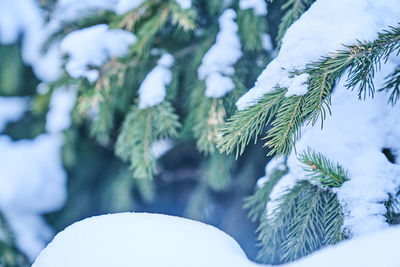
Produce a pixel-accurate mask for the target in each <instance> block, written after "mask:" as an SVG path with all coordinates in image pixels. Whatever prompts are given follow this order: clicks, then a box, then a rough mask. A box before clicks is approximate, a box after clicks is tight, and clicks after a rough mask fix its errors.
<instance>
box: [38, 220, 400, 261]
mask: <svg viewBox="0 0 400 267" xmlns="http://www.w3.org/2000/svg"><path fill="white" fill-rule="evenodd" d="M399 239H400V228H399V227H393V228H392V229H387V230H385V231H382V232H379V233H374V234H372V235H371V234H370V235H368V236H365V237H362V238H357V239H353V240H347V241H343V242H341V243H340V244H338V245H336V246H330V247H327V248H325V249H322V250H321V251H317V252H315V253H313V254H311V255H309V256H307V257H304V258H302V259H300V260H299V261H296V262H291V263H288V264H283V265H282V266H283V267H320V266H324V267H338V266H343V267H345V266H352V267H354V266H362V267H377V266H385V267H397V266H398V263H399V261H400V254H399V253H398V246H396V244H397V243H398V240H399ZM210 244H211V245H210ZM377 244H379V245H377ZM49 266H57V267H87V266H96V267H103V266H104V267H109V266H114V267H125V266H140V267H160V266H162V267H188V266H190V267H204V266H207V267H221V266H230V267H257V266H258V267H262V266H264V267H267V266H270V265H262V264H256V263H253V262H251V261H250V260H248V259H247V257H246V255H245V254H244V252H243V250H242V249H241V248H240V246H239V245H238V244H237V243H236V241H235V240H234V239H233V238H232V237H230V236H229V235H227V234H225V233H224V232H222V231H220V230H218V229H217V228H215V227H213V226H210V225H207V224H204V223H201V222H196V221H192V220H188V219H184V218H179V217H173V216H168V215H161V214H149V213H118V214H108V215H101V216H96V217H91V218H88V219H85V220H83V221H80V222H77V223H74V224H72V225H71V226H69V227H67V228H66V229H65V230H64V231H62V232H60V233H59V234H57V235H56V237H55V238H54V239H53V241H52V242H51V243H50V244H49V245H48V246H47V247H46V248H45V249H44V250H43V251H42V252H41V253H40V255H39V256H38V257H37V259H36V261H35V263H34V264H33V265H32V267H49Z"/></svg>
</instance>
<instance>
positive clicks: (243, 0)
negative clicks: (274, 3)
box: [239, 0, 268, 16]
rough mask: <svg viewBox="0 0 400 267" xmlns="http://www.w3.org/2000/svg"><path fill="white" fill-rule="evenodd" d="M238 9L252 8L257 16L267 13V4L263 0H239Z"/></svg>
mask: <svg viewBox="0 0 400 267" xmlns="http://www.w3.org/2000/svg"><path fill="white" fill-rule="evenodd" d="M239 7H240V9H243V10H245V9H253V10H254V14H256V15H257V16H265V15H267V13H268V9H267V4H266V3H265V1H264V0H240V1H239Z"/></svg>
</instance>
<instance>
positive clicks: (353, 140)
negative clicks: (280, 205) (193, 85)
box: [237, 0, 400, 236]
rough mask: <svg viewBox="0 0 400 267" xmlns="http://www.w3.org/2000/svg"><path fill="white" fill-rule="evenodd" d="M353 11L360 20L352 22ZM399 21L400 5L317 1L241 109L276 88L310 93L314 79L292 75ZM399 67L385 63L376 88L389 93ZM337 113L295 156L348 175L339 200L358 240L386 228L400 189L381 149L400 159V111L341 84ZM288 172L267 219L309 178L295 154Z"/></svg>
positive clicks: (307, 134) (306, 133)
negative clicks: (318, 156) (313, 155)
mask: <svg viewBox="0 0 400 267" xmlns="http://www.w3.org/2000/svg"><path fill="white" fill-rule="evenodd" d="M349 4H350V5H351V7H352V8H349V7H348V5H349ZM356 7H357V8H356ZM354 10H356V11H355V12H356V13H357V14H356V15H353V16H346V14H347V12H351V13H352V12H353V11H354ZM358 13H360V14H358ZM329 14H331V15H329ZM332 14H336V15H335V16H336V17H334V16H333V15H332ZM337 14H340V15H341V16H337ZM381 14H385V16H382V15H381ZM342 16H343V17H342ZM399 16H400V6H399V5H398V3H397V1H390V0H385V1H379V2H374V1H369V0H363V1H361V0H357V1H352V2H351V3H349V2H346V4H344V3H342V1H340V0H339V1H336V0H335V1H331V0H325V1H317V2H316V3H315V4H314V5H313V6H312V7H311V8H310V9H309V10H308V11H307V12H306V13H305V14H303V16H302V17H301V18H300V19H299V20H298V21H297V22H296V23H295V24H294V25H293V26H292V27H290V29H289V30H288V32H287V34H286V36H285V37H284V39H283V44H282V49H281V51H280V53H279V55H278V57H277V58H276V59H275V60H274V61H272V62H271V63H270V65H269V66H268V67H267V68H266V70H265V71H264V72H263V74H262V75H261V76H260V77H259V79H258V81H257V83H256V86H255V87H254V88H253V89H251V90H250V91H249V92H248V93H247V94H246V95H245V96H244V97H242V98H241V99H240V100H239V101H238V103H237V105H238V107H239V108H246V107H247V106H248V105H249V104H251V103H254V102H255V101H256V100H257V98H258V97H260V96H261V95H262V94H263V93H265V92H267V91H271V90H273V86H275V85H276V84H279V85H280V86H284V87H287V88H288V93H287V94H286V96H291V95H301V94H304V93H306V92H307V85H306V82H307V79H308V76H307V75H306V74H302V75H299V76H295V77H293V78H289V74H288V73H289V72H288V71H290V70H295V69H302V68H304V67H305V64H307V63H308V62H311V61H313V60H316V59H318V57H319V56H323V55H327V53H328V51H334V50H335V49H337V48H339V47H340V46H341V44H340V43H352V41H355V38H357V37H358V38H359V39H361V40H364V39H365V40H373V39H374V38H376V36H377V32H378V31H379V30H382V29H384V28H385V27H387V26H388V25H396V23H397V22H396V21H397V19H398V17H399ZM346 19H347V21H346ZM317 21H318V23H317ZM344 21H346V22H344ZM316 25H318V26H316ZM333 27H336V28H337V29H346V30H343V31H339V30H335V31H334V32H335V34H332V31H329V29H333ZM306 28H308V30H307V31H306V30H305V29H306ZM327 29H328V30H327ZM319 32H321V34H319ZM397 62H398V58H397V57H392V58H390V59H389V61H388V62H387V63H386V64H383V63H382V70H381V71H380V72H378V73H377V75H376V77H375V80H374V83H375V86H376V88H381V87H382V86H383V83H384V78H385V77H386V76H387V75H388V74H389V73H390V72H391V71H392V70H393V68H394V67H395V66H396V64H397ZM345 76H346V74H345ZM331 110H332V116H328V117H327V119H326V120H325V122H324V127H323V129H322V130H321V129H320V127H319V125H318V123H317V125H315V126H311V125H307V126H304V127H302V129H301V132H302V137H301V138H300V140H298V142H297V143H296V151H297V152H302V151H304V150H306V149H307V148H312V149H313V150H315V151H316V152H321V153H322V154H323V155H325V156H326V157H327V158H328V159H330V160H333V161H338V163H339V164H341V165H342V166H343V167H344V168H345V169H346V170H348V172H349V176H350V178H351V179H350V181H348V182H346V183H344V184H343V185H342V187H340V188H338V189H337V190H336V192H337V194H338V197H339V201H340V203H341V205H342V206H343V210H344V214H345V221H344V227H345V228H346V229H348V230H349V232H350V234H352V235H355V236H357V235H361V234H364V233H367V232H370V231H374V230H378V229H381V228H385V227H387V226H388V224H387V223H386V219H385V217H384V214H385V213H386V208H385V205H384V201H386V200H387V199H388V194H389V193H391V194H395V193H396V191H397V190H398V189H399V188H400V182H399V181H396V179H397V178H398V177H399V176H400V166H399V165H398V164H393V163H391V162H389V161H388V159H386V157H385V156H384V154H383V153H382V152H381V151H382V149H383V148H391V149H393V150H394V151H399V150H398V148H399V145H398V141H397V140H399V138H400V127H399V125H400V119H399V118H400V109H399V107H398V106H394V107H391V106H390V105H388V104H387V96H386V95H385V94H384V93H377V94H376V95H375V97H374V98H373V99H371V98H368V99H366V100H365V101H360V100H358V96H357V92H356V91H354V92H352V91H349V90H347V89H346V88H345V79H342V80H341V81H340V82H339V83H338V84H337V85H336V87H335V88H334V90H333V94H332V105H331ZM271 164H273V163H271ZM287 164H288V167H289V173H288V174H287V175H285V176H284V177H282V178H281V180H280V181H279V182H278V183H277V184H276V185H275V187H274V189H273V190H272V192H271V195H270V201H269V203H268V204H267V214H268V215H271V214H272V212H273V210H274V209H275V208H276V207H277V202H276V201H277V199H278V198H279V196H281V195H282V194H283V193H284V192H285V191H286V190H289V189H291V188H292V187H293V186H294V185H295V184H296V182H297V181H299V180H302V179H305V177H306V174H305V173H304V170H303V168H302V164H301V163H300V162H299V160H298V154H296V152H295V151H293V152H292V154H291V155H290V156H289V158H288V162H287Z"/></svg>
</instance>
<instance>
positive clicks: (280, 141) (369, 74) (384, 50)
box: [218, 27, 400, 155]
mask: <svg viewBox="0 0 400 267" xmlns="http://www.w3.org/2000/svg"><path fill="white" fill-rule="evenodd" d="M345 47H346V49H345V50H341V51H337V52H336V53H332V54H331V55H330V56H329V57H323V58H321V59H320V60H319V61H317V62H313V63H310V64H308V65H307V66H306V69H305V70H303V71H298V72H296V73H293V74H294V75H298V74H301V73H307V74H309V76H310V78H309V80H308V91H307V93H306V94H304V95H302V96H291V97H288V98H284V97H282V99H280V101H279V102H278V103H276V102H271V101H273V100H274V99H275V98H274V96H276V95H279V94H280V93H282V92H284V91H285V90H286V89H284V88H281V89H280V90H276V91H274V92H270V93H267V94H265V95H264V97H263V99H262V100H261V101H260V102H259V103H257V104H255V105H253V106H251V107H249V108H248V109H245V110H240V111H237V112H236V113H235V114H234V115H233V116H232V118H230V119H229V120H228V123H227V124H226V125H225V126H224V127H223V128H222V134H223V138H222V141H221V142H220V143H219V145H218V147H219V148H220V150H221V151H222V152H226V153H228V154H229V153H231V152H232V151H233V149H234V148H237V149H238V150H237V154H236V155H240V154H241V153H243V151H244V148H245V146H246V145H247V144H248V142H249V140H250V139H251V138H253V137H257V136H258V135H259V134H260V132H261V131H262V129H263V127H264V126H265V125H266V124H268V123H270V122H271V124H272V126H273V128H272V129H270V130H269V131H268V132H267V135H266V137H264V139H268V141H267V142H266V143H265V145H266V146H268V147H269V148H270V149H271V151H270V152H269V155H271V154H274V153H275V154H277V155H280V154H285V155H287V154H289V153H290V151H291V148H292V146H293V145H294V143H295V142H296V140H297V138H298V137H299V135H300V127H301V126H302V125H303V124H304V123H307V122H309V123H312V124H315V123H316V122H317V121H318V120H319V119H321V126H322V125H323V120H324V119H325V118H326V115H327V114H328V113H330V93H331V91H332V89H333V87H334V86H335V83H336V81H337V80H338V79H339V78H340V77H341V75H343V73H344V72H345V71H346V70H348V77H347V84H346V86H347V88H348V89H354V88H358V89H357V90H358V95H359V98H363V97H365V96H366V94H367V92H368V94H369V95H371V96H373V94H374V92H375V88H374V85H373V77H374V74H375V72H376V71H377V70H379V68H380V64H381V62H382V61H383V62H386V60H387V59H388V57H389V55H391V54H392V53H399V51H400V28H394V27H392V28H391V30H390V31H384V32H383V33H380V34H379V36H378V39H376V40H375V41H373V42H358V43H357V44H356V45H352V46H345ZM399 75H400V74H399V71H398V70H397V69H396V70H395V71H394V72H393V73H392V75H390V77H391V79H390V78H389V80H388V82H387V86H388V87H387V88H386V89H384V90H386V91H387V92H389V91H392V93H391V98H390V99H392V100H390V101H391V102H392V103H394V102H395V101H397V99H398V97H399V93H398V92H399V87H398V81H399V79H398V77H399ZM270 105H272V106H273V109H272V111H273V112H271V111H270V110H269V109H265V110H264V109H263V107H264V106H270ZM263 112H264V113H263ZM275 115H276V117H275V118H274V116H275ZM244 118H245V119H244ZM263 123H264V124H263ZM246 129H247V130H246ZM242 131H243V132H242ZM243 133H244V135H243V137H242V136H241V135H242V134H243Z"/></svg>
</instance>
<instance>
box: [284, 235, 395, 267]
mask: <svg viewBox="0 0 400 267" xmlns="http://www.w3.org/2000/svg"><path fill="white" fill-rule="evenodd" d="M399 240H400V228H399V227H393V228H391V229H387V230H385V231H380V232H376V233H373V234H369V235H367V236H363V237H359V238H356V239H352V240H346V241H343V242H342V243H339V244H338V245H336V246H331V247H327V248H325V249H322V250H320V251H317V252H315V253H313V254H311V255H309V256H307V257H305V258H303V259H300V260H299V261H296V262H293V263H291V264H284V265H283V266H285V267H321V266H323V267H377V266H380V267H398V266H399V262H400V254H399Z"/></svg>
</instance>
